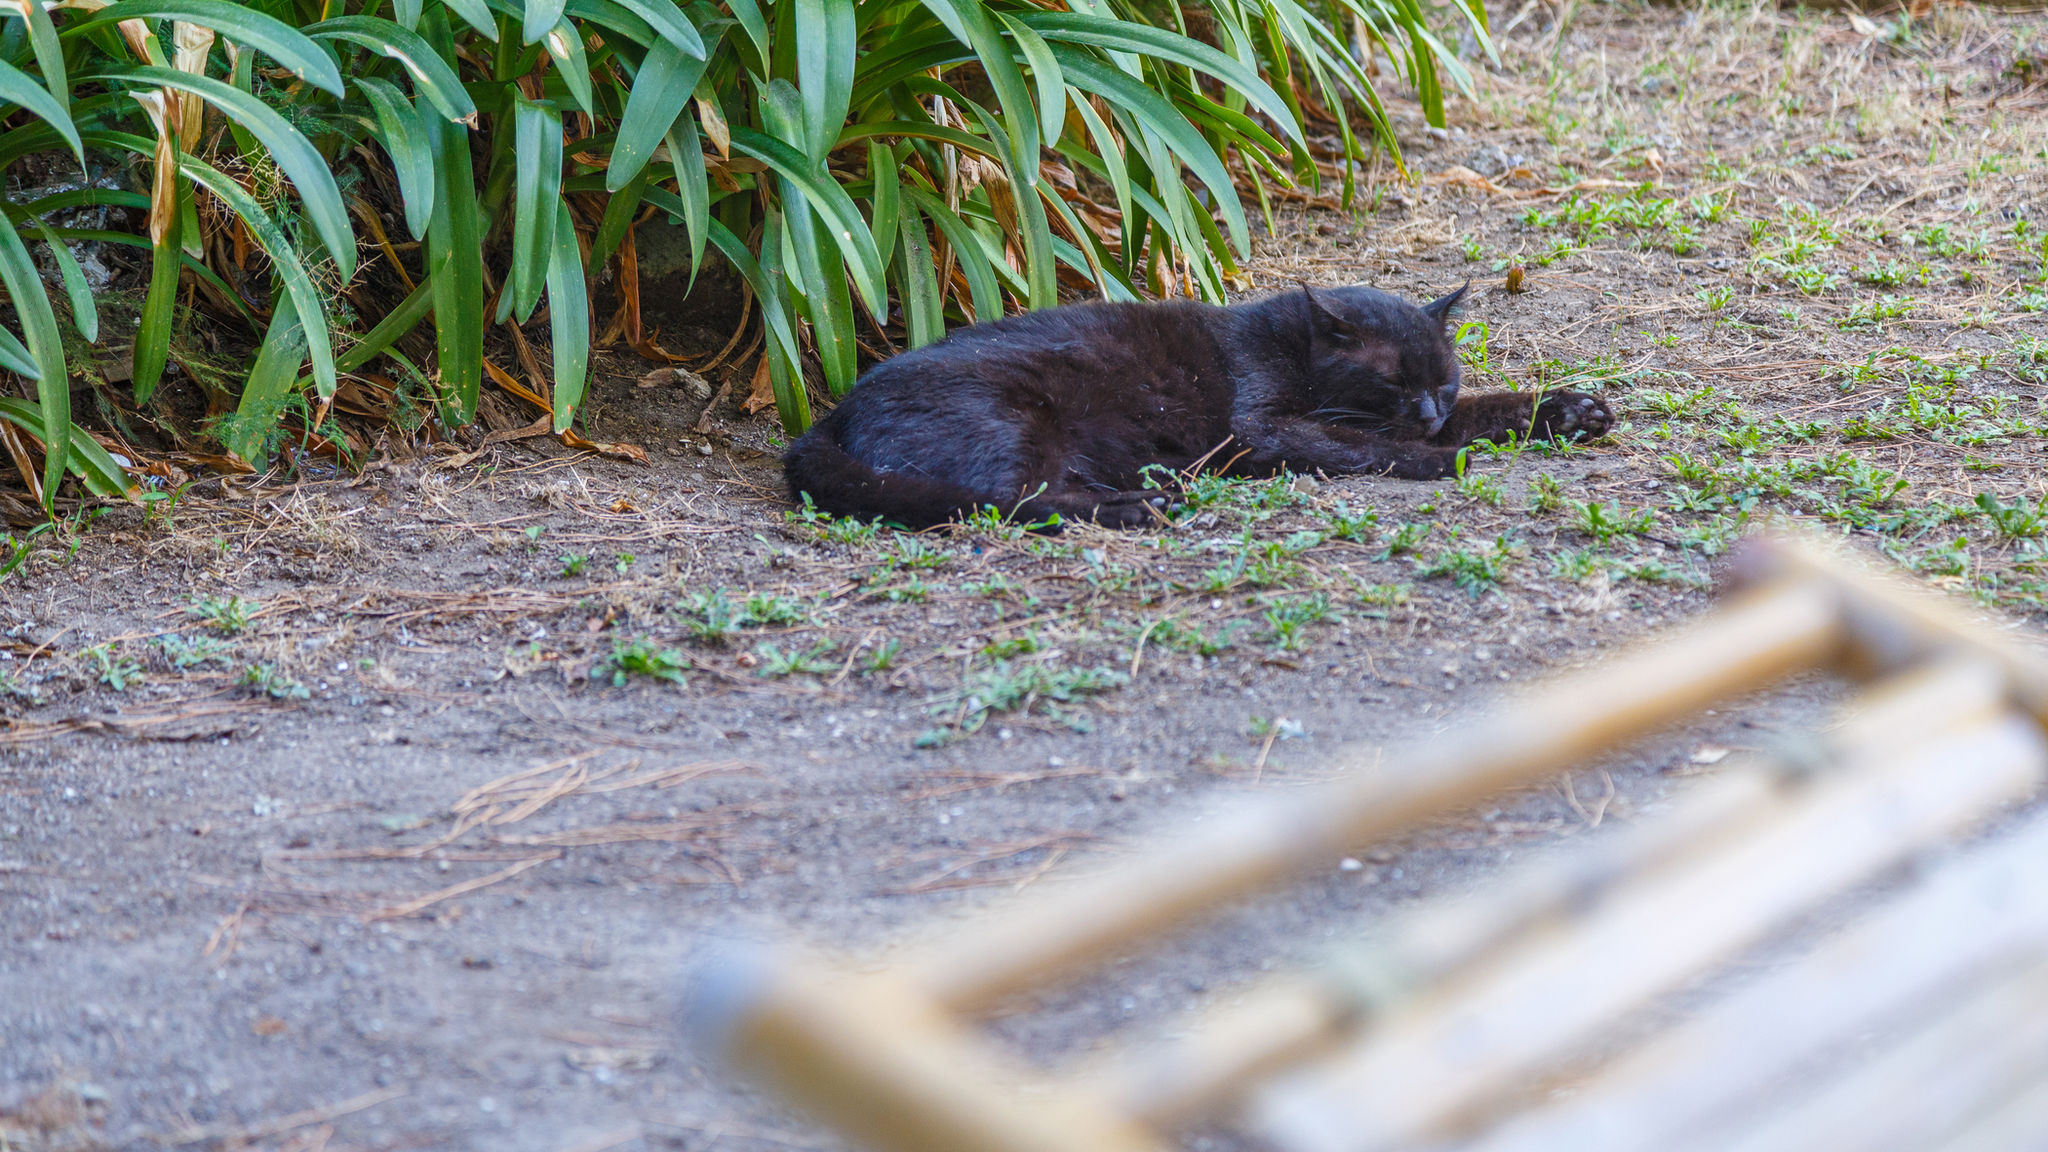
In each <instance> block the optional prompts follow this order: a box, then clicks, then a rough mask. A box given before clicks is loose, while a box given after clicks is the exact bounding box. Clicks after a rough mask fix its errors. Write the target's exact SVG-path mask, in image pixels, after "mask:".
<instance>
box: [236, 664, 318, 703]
mask: <svg viewBox="0 0 2048 1152" xmlns="http://www.w3.org/2000/svg"><path fill="white" fill-rule="evenodd" d="M239 682H240V684H241V685H242V686H243V687H244V688H254V689H255V690H256V691H258V692H260V693H262V694H263V695H265V696H268V697H270V698H271V699H272V700H310V699H312V698H313V690H312V689H311V688H308V687H306V686H305V685H304V684H302V683H300V682H299V681H298V680H295V679H293V678H292V677H291V676H290V675H288V674H286V673H285V672H283V671H281V670H280V669H279V668H278V666H277V665H275V664H251V665H249V666H248V667H247V668H244V669H242V676H241V680H240V681H239Z"/></svg>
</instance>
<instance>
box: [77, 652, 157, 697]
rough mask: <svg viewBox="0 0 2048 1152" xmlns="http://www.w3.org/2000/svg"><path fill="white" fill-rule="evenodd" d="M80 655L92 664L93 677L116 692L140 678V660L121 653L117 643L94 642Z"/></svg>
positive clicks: (123, 689) (122, 690)
mask: <svg viewBox="0 0 2048 1152" xmlns="http://www.w3.org/2000/svg"><path fill="white" fill-rule="evenodd" d="M80 655H82V656H84V657H85V659H86V662H87V663H89V664H90V665H91V666H92V672H93V678H94V679H96V680H98V681H99V682H100V683H102V684H104V685H106V686H107V687H109V688H112V689H113V690H114V691H116V692H126V691H127V690H128V688H129V686H130V685H133V684H136V683H138V682H140V681H141V679H142V662H141V661H140V660H137V659H135V658H134V657H131V656H129V655H127V654H125V653H123V652H122V651H121V646H120V645H119V644H115V643H112V642H108V643H105V644H95V645H93V646H92V647H90V648H87V649H86V650H85V651H84V652H82V653H80Z"/></svg>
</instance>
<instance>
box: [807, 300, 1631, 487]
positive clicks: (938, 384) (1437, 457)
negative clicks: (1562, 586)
mask: <svg viewBox="0 0 2048 1152" xmlns="http://www.w3.org/2000/svg"><path fill="white" fill-rule="evenodd" d="M1464 291H1465V290H1464V289H1462V288H1461V289H1459V290H1458V291H1456V292H1453V293H1451V294H1450V295H1448V296H1445V297H1443V298H1441V299H1438V300H1434V301H1432V302H1430V303H1429V304H1427V305H1424V306H1422V307H1417V306H1415V305H1413V304H1410V303H1408V302H1407V301H1405V300H1402V299H1400V298H1398V297H1395V296H1390V295H1388V294H1386V293H1384V292H1378V291H1375V290H1373V289H1371V288H1363V287H1351V288H1319V289H1315V290H1313V291H1311V290H1310V289H1308V288H1307V287H1306V286H1304V287H1303V288H1302V290H1301V291H1298V292H1288V293H1284V294H1281V295H1278V296H1272V297H1269V298H1267V299H1264V300H1259V301H1256V302H1253V303H1249V304H1239V305H1235V306H1233V307H1229V308H1220V307H1216V306H1213V305H1209V304H1199V303H1194V302H1192V301H1170V302H1165V303H1157V304H1102V303H1091V304H1075V305H1070V306H1067V307H1063V308H1053V309H1048V310H1046V311H1042V312H1031V313H1026V314H1024V315H1021V316H1012V317H1009V318H1008V319H1004V320H998V321H994V322H992V323H988V324H977V325H974V326H973V327H970V328H965V329H962V330H960V331H957V332H954V333H953V334H951V335H949V336H947V337H946V338H945V339H944V340H940V341H938V342H936V343H933V344H929V345H926V346H925V347H923V348H918V349H915V350H913V351H910V352H905V353H903V354H902V355H900V356H896V357H894V358H892V359H889V360H885V361H883V362H882V363H880V364H877V365H875V366H874V367H873V368H871V369H869V370H868V372H867V374H866V375H865V376H863V377H862V378H861V380H860V383H859V384H858V385H857V386H856V387H855V388H854V390H853V391H852V392H851V393H849V394H848V395H847V397H846V399H845V400H844V401H842V402H841V403H840V404H839V406H838V407H837V408H835V409H833V410H832V412H831V414H830V415H828V416H826V417H825V418H824V419H823V420H821V421H819V422H818V424H817V426H816V427H814V428H812V429H811V430H810V431H809V432H807V433H805V434H804V435H803V436H802V437H801V438H800V439H798V440H797V442H796V443H795V444H794V445H792V446H791V447H790V450H789V454H788V455H787V456H786V457H784V459H783V468H784V472H785V474H786V475H787V477H788V479H789V488H790V492H791V494H792V495H794V496H795V497H796V498H798V499H802V498H803V496H804V494H806V493H808V494H809V496H810V498H811V500H812V501H813V502H814V503H815V504H816V506H817V507H818V508H820V509H822V510H824V511H826V512H831V513H834V514H836V515H840V516H854V517H862V518H872V517H886V518H888V519H890V520H895V521H899V522H901V523H903V524H906V525H909V526H911V527H916V528H922V527H926V526H929V525H933V524H939V523H943V522H945V521H947V520H950V519H954V518H956V517H958V516H961V515H964V514H966V513H969V512H971V511H973V510H975V509H977V508H981V507H985V506H988V505H994V506H995V507H997V508H999V509H1001V510H1002V511H1004V512H1006V513H1007V512H1013V511H1014V512H1015V513H1016V514H1017V515H1018V516H1019V517H1021V518H1024V519H1028V520H1039V519H1043V518H1045V517H1046V516H1047V515H1048V514H1051V513H1058V514H1059V515H1061V516H1062V517H1066V518H1078V519H1085V520H1095V521H1097V522H1099V523H1102V524H1107V525H1112V526H1118V527H1132V526H1136V525H1140V524H1144V523H1147V522H1150V521H1151V520H1152V519H1153V507H1154V505H1156V504H1157V503H1159V502H1160V501H1159V500H1158V499H1157V498H1158V496H1159V493H1158V492H1157V491H1146V490H1145V488H1144V483H1145V469H1146V467H1147V466H1148V465H1155V464H1158V465H1165V466H1166V467H1168V468H1171V469H1173V470H1175V471H1181V470H1184V469H1187V468H1189V467H1192V466H1194V465H1195V464H1196V462H1197V461H1206V464H1205V466H1207V467H1211V468H1215V469H1218V470H1227V471H1229V472H1231V473H1234V474H1239V475H1270V474H1272V473H1275V472H1278V471H1280V470H1281V469H1283V468H1289V469H1293V470H1296V471H1301V472H1311V471H1318V470H1320V471H1322V472H1325V473H1333V474H1334V473H1345V472H1369V473H1383V474H1386V475H1391V476H1399V477H1404V478H1407V479H1415V480H1429V479H1435V478H1437V477H1441V476H1448V475H1450V474H1451V473H1452V471H1453V470H1454V469H1455V467H1456V459H1457V453H1458V449H1459V448H1460V447H1462V446H1464V445H1466V444H1470V443H1472V442H1473V441H1475V440H1499V439H1503V438H1505V437H1506V436H1507V435H1508V434H1509V433H1511V432H1512V433H1515V434H1517V435H1520V436H1523V437H1525V438H1535V439H1551V438H1568V437H1572V436H1581V435H1583V436H1588V437H1592V436H1599V435H1601V434H1603V433H1605V432H1606V431H1607V429H1608V428H1609V427H1610V426H1611V425H1612V423H1613V417H1612V416H1611V415H1610V414H1609V412H1608V410H1607V406H1606V405H1605V404H1603V403H1602V402H1601V401H1600V400H1599V399H1597V398H1596V397H1592V396H1587V395H1582V394H1580V393H1576V392H1553V393H1551V394H1549V395H1547V396H1544V397H1542V398H1541V400H1540V401H1539V400H1538V399H1537V398H1536V397H1535V396H1533V395H1529V394H1520V393H1513V392H1496V393H1488V394H1481V395H1476V396H1474V395H1465V396H1460V395H1459V394H1458V377H1459V370H1458V357H1457V354H1456V350H1455V349H1454V348H1453V347H1452V345H1451V341H1450V338H1449V336H1448V334H1447V333H1446V330H1445V329H1446V322H1447V321H1448V319H1449V317H1450V312H1451V309H1452V308H1453V307H1454V306H1455V305H1456V304H1457V303H1458V301H1459V299H1460V298H1461V297H1462V296H1463V295H1464Z"/></svg>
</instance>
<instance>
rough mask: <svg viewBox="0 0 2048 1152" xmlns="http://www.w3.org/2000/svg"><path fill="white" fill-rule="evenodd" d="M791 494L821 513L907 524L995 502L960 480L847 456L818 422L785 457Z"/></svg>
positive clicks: (938, 520) (928, 522)
mask: <svg viewBox="0 0 2048 1152" xmlns="http://www.w3.org/2000/svg"><path fill="white" fill-rule="evenodd" d="M782 475H783V477H784V478H785V479H787V480H788V481H789V495H790V498H791V499H793V500H795V501H797V502H798V503H802V502H803V499H804V497H805V496H806V495H808V496H809V497H810V498H811V503H812V505H813V506H815V507H816V508H817V509H818V510H819V511H821V512H830V513H831V514H832V515H834V516H847V517H852V518H855V519H860V520H873V519H876V518H881V519H885V520H894V521H896V522H898V523H900V524H902V525H904V526H905V527H908V528H930V527H932V526H933V525H937V524H944V523H946V522H947V521H949V520H955V519H958V518H960V517H961V516H964V515H966V514H968V513H970V512H973V511H974V510H975V509H977V508H980V507H982V506H984V505H987V504H992V503H995V502H996V501H994V500H992V499H990V498H988V497H985V496H981V495H978V494H976V493H974V492H971V491H969V490H968V489H966V488H963V487H960V486H959V485H956V484H947V483H943V482H940V481H936V480H931V479H928V478H926V477H923V476H910V475H906V474H904V473H901V472H882V471H878V470H877V469H875V468H873V467H871V466H869V465H868V464H867V463H866V462H864V461H861V460H858V459H855V458H854V457H853V456H851V455H848V454H847V451H846V448H845V447H844V446H843V445H841V444H840V443H839V440H838V438H837V437H835V436H833V435H832V429H831V428H829V427H827V426H826V425H825V424H822V423H821V424H819V425H817V426H816V427H813V428H812V429H811V430H810V431H808V432H806V433H804V434H803V435H802V436H799V437H797V441H796V443H794V444H792V445H790V446H789V452H788V453H787V454H786V455H784V456H783V458H782Z"/></svg>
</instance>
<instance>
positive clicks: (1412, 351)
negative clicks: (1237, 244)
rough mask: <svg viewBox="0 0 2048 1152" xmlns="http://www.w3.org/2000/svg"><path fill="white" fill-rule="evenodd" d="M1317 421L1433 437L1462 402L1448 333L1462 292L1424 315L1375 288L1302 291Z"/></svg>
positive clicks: (1412, 436) (1422, 309)
mask: <svg viewBox="0 0 2048 1152" xmlns="http://www.w3.org/2000/svg"><path fill="white" fill-rule="evenodd" d="M1302 291H1303V294H1304V295H1305V297H1306V300H1307V304H1308V313H1309V333H1310V345H1309V358H1310V364H1311V368H1312V370H1313V374H1314V380H1315V387H1316V392H1317V397H1316V399H1317V408H1316V411H1315V414H1316V415H1317V416H1320V417H1321V418H1323V419H1327V420H1330V421H1332V422H1333V423H1342V424H1357V425H1360V426H1364V427H1369V428H1371V429H1373V430H1374V431H1377V432H1383V433H1387V434H1391V435H1394V436H1397V437H1401V438H1404V439H1424V438H1427V437H1430V436H1434V435H1435V434H1436V433H1437V431H1438V430H1440V429H1441V428H1442V427H1443V426H1444V421H1446V420H1448V419H1450V415H1451V407H1452V405H1454V404H1455V403H1457V400H1458V381H1459V371H1458V354H1457V350H1456V349H1455V348H1454V347H1453V346H1452V344H1451V337H1450V333H1449V331H1448V330H1447V325H1448V322H1449V320H1450V315H1451V309H1452V308H1454V307H1456V306H1457V304H1458V301H1460V300H1461V299H1463V298H1464V296H1465V289H1464V288H1460V289H1458V290H1457V291H1455V292H1452V293H1450V294H1449V295H1447V296H1443V297H1440V298H1438V299H1436V300H1432V301H1430V302H1429V303H1428V304H1424V305H1421V306H1420V307H1418V306H1416V305H1414V304H1410V303H1409V302H1408V301H1406V300H1403V299H1401V298H1400V297H1398V296H1390V295H1388V294H1387V293H1385V292H1380V291H1376V290H1374V289H1371V288H1364V287H1351V288H1317V289H1313V290H1311V289H1309V288H1308V287H1307V286H1306V285H1304V286H1303V288H1302Z"/></svg>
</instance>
